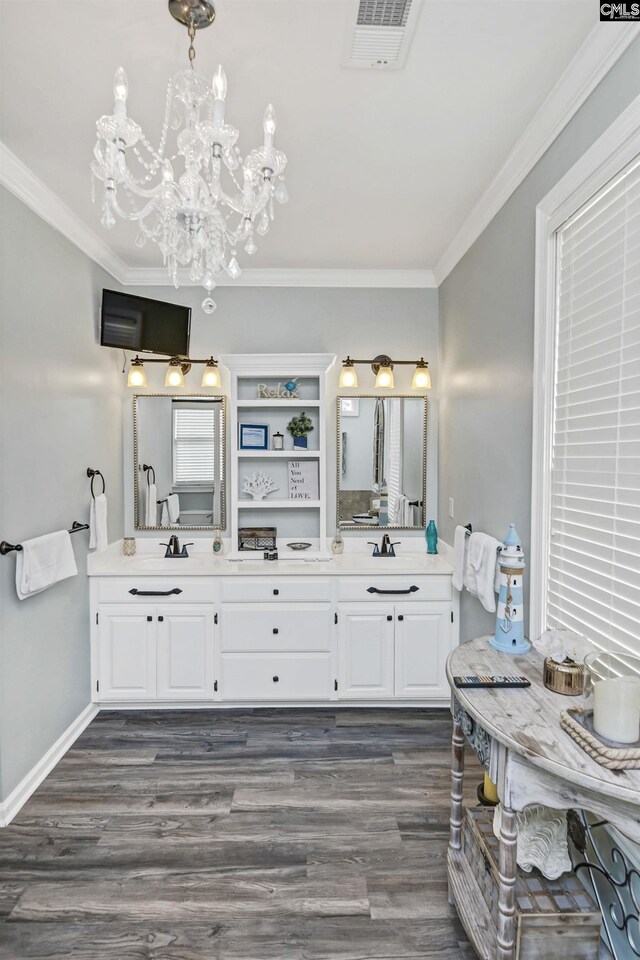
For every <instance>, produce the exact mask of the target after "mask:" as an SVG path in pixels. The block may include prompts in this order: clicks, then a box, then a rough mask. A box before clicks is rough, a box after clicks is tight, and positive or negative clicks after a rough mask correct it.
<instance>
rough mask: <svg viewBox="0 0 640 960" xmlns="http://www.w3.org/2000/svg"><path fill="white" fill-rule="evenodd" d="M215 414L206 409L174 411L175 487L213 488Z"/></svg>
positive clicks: (183, 408) (180, 408) (182, 407)
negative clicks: (187, 485)
mask: <svg viewBox="0 0 640 960" xmlns="http://www.w3.org/2000/svg"><path fill="white" fill-rule="evenodd" d="M215 416H216V414H215V411H214V410H213V409H211V408H207V407H205V406H201V407H191V406H182V405H181V404H180V405H176V406H174V408H173V484H174V486H175V487H177V486H180V485H185V484H189V485H192V486H206V487H213V481H214V471H215Z"/></svg>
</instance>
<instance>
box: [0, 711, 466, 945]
mask: <svg viewBox="0 0 640 960" xmlns="http://www.w3.org/2000/svg"><path fill="white" fill-rule="evenodd" d="M450 732H451V718H450V715H449V712H448V711H446V710H439V711H430V710H404V709H402V710H368V709H347V708H345V709H342V710H336V709H332V710H281V709H270V710H255V711H250V710H247V711H235V710H234V711H231V710H229V711H219V710H216V711H192V712H188V711H182V712H181V711H171V712H168V711H146V712H134V711H131V712H127V713H120V712H115V711H112V712H102V713H100V714H99V715H98V717H97V718H96V719H95V720H94V721H93V722H92V723H91V725H90V726H89V727H88V728H87V730H86V731H85V732H84V734H83V735H82V736H81V737H80V738H79V739H78V740H77V741H76V743H75V745H74V747H73V748H72V749H71V750H70V751H69V752H68V753H67V755H66V756H65V757H64V759H63V760H62V761H61V762H60V763H59V764H58V766H57V767H56V768H55V770H54V771H53V772H52V773H51V774H50V776H49V777H48V778H47V779H46V781H45V782H44V783H43V784H42V786H41V787H40V788H39V789H38V790H37V791H36V793H35V794H34V795H33V797H32V798H31V799H30V800H29V802H28V803H27V804H26V805H25V807H23V809H22V811H21V812H20V814H19V815H18V816H17V817H16V819H15V820H14V821H13V823H12V824H11V825H10V826H9V827H7V828H5V829H4V830H0V958H2V960H23V958H25V960H26V958H41V960H44V958H47V960H53V958H55V960H62V958H71V960H400V958H411V960H431V958H436V957H438V958H439V960H472V957H473V956H474V954H473V952H472V950H471V947H470V946H469V944H468V943H467V940H466V937H465V934H464V931H463V930H462V927H461V926H460V923H459V921H458V919H457V917H456V915H455V912H454V911H453V910H452V908H451V907H450V906H449V905H448V902H447V884H446V845H447V832H448V817H449V785H450V780H449V767H450V745H449V743H450ZM468 771H469V775H468V776H467V777H466V784H467V785H468V787H467V792H468V800H469V802H472V803H473V802H474V793H475V785H476V783H477V782H478V781H479V780H480V778H481V775H482V771H481V768H480V767H479V765H477V763H476V762H475V760H474V759H472V758H470V757H469V758H468Z"/></svg>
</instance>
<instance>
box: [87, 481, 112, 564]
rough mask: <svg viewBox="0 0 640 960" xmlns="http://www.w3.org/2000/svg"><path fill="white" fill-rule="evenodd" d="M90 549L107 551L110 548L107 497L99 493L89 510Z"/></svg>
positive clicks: (92, 500) (93, 498)
mask: <svg viewBox="0 0 640 960" xmlns="http://www.w3.org/2000/svg"><path fill="white" fill-rule="evenodd" d="M89 528H90V533H89V549H90V550H106V549H107V547H108V546H109V537H108V534H107V497H106V494H104V493H99V494H98V496H97V497H92V498H91V505H90V508H89Z"/></svg>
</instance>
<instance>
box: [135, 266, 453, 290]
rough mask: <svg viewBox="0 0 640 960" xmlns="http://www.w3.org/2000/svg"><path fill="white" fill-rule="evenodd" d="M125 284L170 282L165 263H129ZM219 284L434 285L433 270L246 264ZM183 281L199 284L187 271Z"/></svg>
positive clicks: (313, 285)
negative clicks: (247, 265) (323, 268)
mask: <svg viewBox="0 0 640 960" xmlns="http://www.w3.org/2000/svg"><path fill="white" fill-rule="evenodd" d="M121 282H122V283H124V284H126V285H130V286H133V285H136V286H153V287H164V286H171V280H170V279H169V277H168V274H167V270H166V268H165V267H127V268H126V269H125V272H124V277H123V279H122V281H121ZM216 282H217V285H218V286H219V287H395V288H402V289H408V288H414V289H425V288H430V287H435V286H436V285H437V284H436V281H435V277H434V275H433V271H432V270H331V269H326V270H322V269H319V270H314V269H304V268H300V269H296V268H291V269H286V268H280V267H273V268H256V267H246V268H244V269H243V271H242V274H241V276H240V277H239V278H238V279H237V280H231V279H230V278H229V277H227V276H221V277H218V278H217V281H216ZM180 285H181V286H184V287H194V286H195V287H197V286H200V284H198V283H193V282H192V281H191V280H189V278H188V274H187V273H185V274H184V275H183V276H181V277H180Z"/></svg>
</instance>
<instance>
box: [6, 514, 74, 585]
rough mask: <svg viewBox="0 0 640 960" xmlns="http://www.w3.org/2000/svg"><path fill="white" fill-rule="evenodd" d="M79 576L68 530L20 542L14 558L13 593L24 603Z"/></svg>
mask: <svg viewBox="0 0 640 960" xmlns="http://www.w3.org/2000/svg"><path fill="white" fill-rule="evenodd" d="M77 572H78V568H77V567H76V559H75V557H74V555H73V547H72V545H71V537H70V536H69V533H68V531H67V530H58V532H57V533H47V534H45V536H43V537H34V539H33V540H23V542H22V550H19V551H18V552H17V554H16V593H17V594H18V599H19V600H26V599H27V597H32V596H33V595H34V594H35V593H41V592H42V591H43V590H46V589H47V587H51V586H53V584H54V583H58V582H59V581H60V580H66V579H67V577H75V575H76V574H77Z"/></svg>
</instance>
